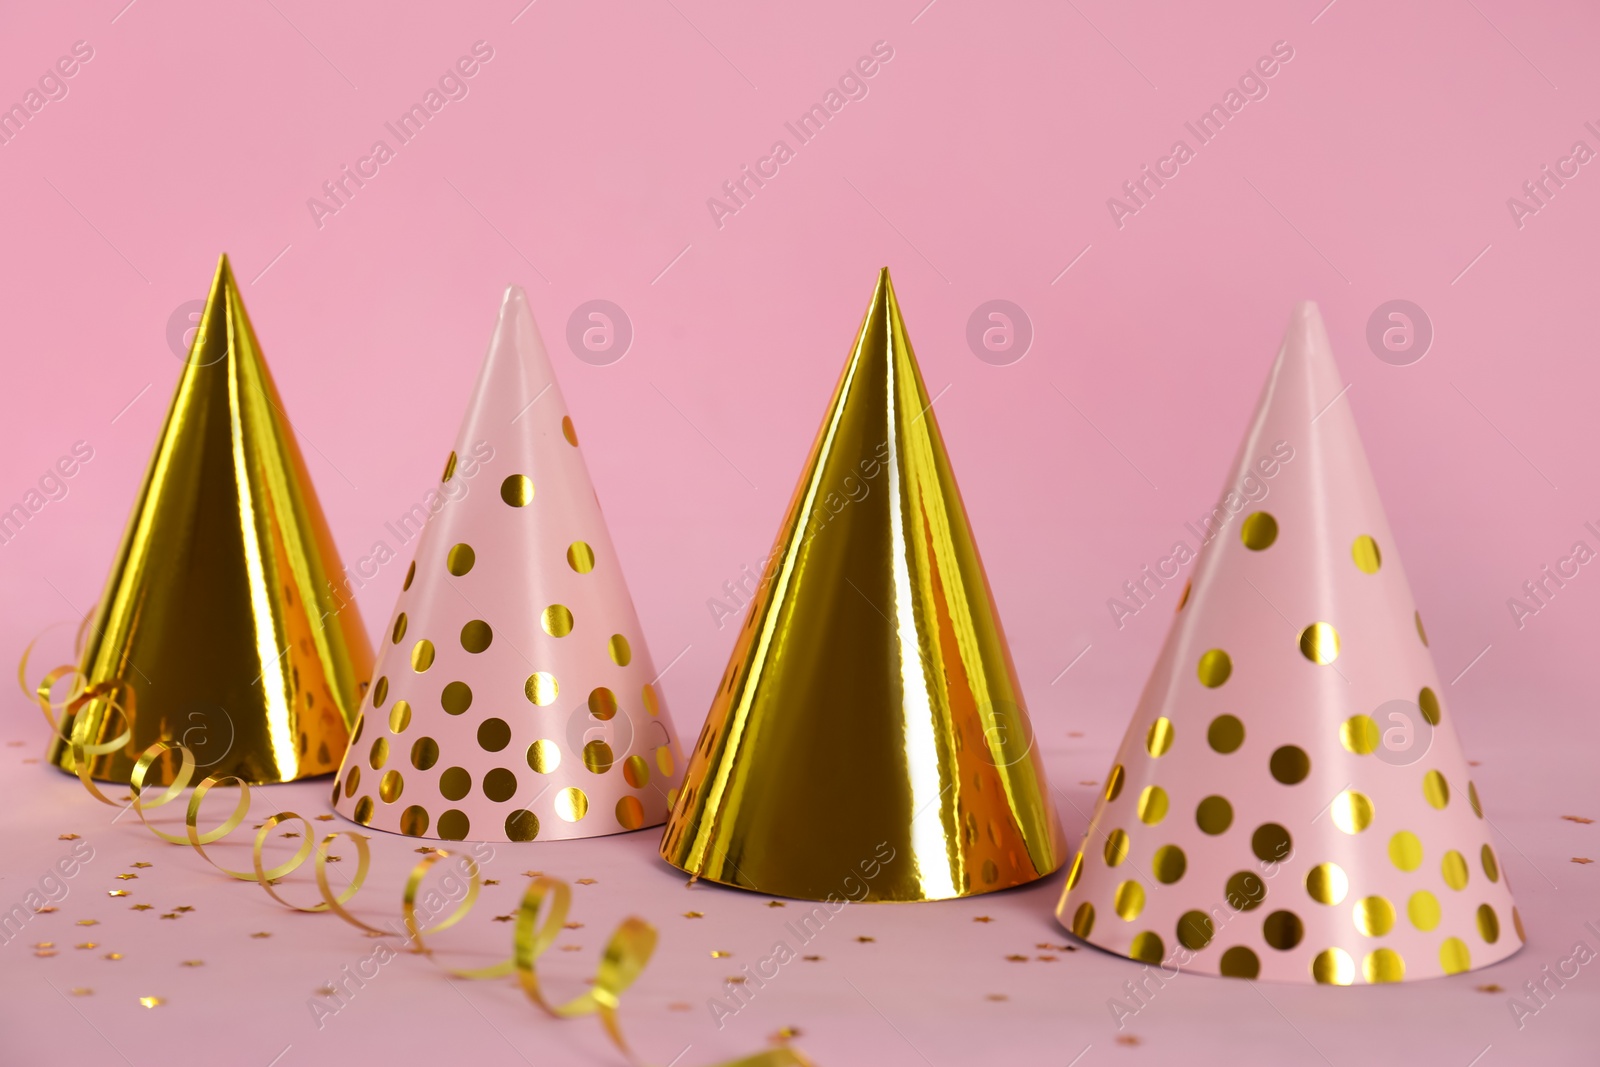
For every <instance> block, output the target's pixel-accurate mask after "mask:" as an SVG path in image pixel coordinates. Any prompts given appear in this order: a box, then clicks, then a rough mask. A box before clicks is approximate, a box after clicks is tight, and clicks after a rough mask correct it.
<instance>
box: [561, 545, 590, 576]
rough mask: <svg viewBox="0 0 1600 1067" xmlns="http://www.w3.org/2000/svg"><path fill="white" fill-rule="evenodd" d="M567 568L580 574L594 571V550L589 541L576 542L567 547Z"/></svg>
mask: <svg viewBox="0 0 1600 1067" xmlns="http://www.w3.org/2000/svg"><path fill="white" fill-rule="evenodd" d="M567 566H569V567H571V568H572V569H573V570H575V571H577V572H578V573H579V574H588V573H589V572H590V571H592V570H594V549H592V548H590V547H589V543H588V542H587V541H574V542H572V544H570V545H568V546H567Z"/></svg>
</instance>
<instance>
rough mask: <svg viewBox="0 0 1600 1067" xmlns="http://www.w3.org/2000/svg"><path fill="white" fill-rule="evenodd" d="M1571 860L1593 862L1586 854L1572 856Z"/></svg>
mask: <svg viewBox="0 0 1600 1067" xmlns="http://www.w3.org/2000/svg"><path fill="white" fill-rule="evenodd" d="M1572 862H1573V863H1593V862H1594V860H1592V859H1590V858H1589V857H1588V856H1574V857H1572Z"/></svg>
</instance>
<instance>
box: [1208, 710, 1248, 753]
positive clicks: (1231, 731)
mask: <svg viewBox="0 0 1600 1067" xmlns="http://www.w3.org/2000/svg"><path fill="white" fill-rule="evenodd" d="M1206 743H1207V744H1209V745H1210V746H1211V748H1212V750H1213V751H1216V752H1220V753H1222V754H1223V755H1224V756H1226V755H1227V754H1229V753H1230V752H1237V751H1238V750H1239V746H1240V745H1242V744H1244V723H1242V722H1240V721H1239V720H1238V718H1236V717H1235V716H1233V715H1218V716H1217V717H1216V718H1215V719H1212V720H1211V726H1210V727H1209V728H1207V730H1206Z"/></svg>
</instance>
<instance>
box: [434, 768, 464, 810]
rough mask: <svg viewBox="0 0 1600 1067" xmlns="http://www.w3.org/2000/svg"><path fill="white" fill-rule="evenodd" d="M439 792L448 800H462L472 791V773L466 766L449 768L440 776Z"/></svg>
mask: <svg viewBox="0 0 1600 1067" xmlns="http://www.w3.org/2000/svg"><path fill="white" fill-rule="evenodd" d="M439 792H440V793H441V794H443V795H444V798H445V799H446V800H460V799H461V798H462V797H464V796H466V795H467V794H468V793H470V792H472V773H471V772H470V771H468V770H467V769H466V768H465V767H450V768H447V769H446V770H445V772H444V773H443V774H441V775H440V776H439ZM441 817H442V816H441Z"/></svg>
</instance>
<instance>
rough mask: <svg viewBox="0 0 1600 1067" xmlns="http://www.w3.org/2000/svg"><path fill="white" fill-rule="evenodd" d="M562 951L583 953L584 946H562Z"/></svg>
mask: <svg viewBox="0 0 1600 1067" xmlns="http://www.w3.org/2000/svg"><path fill="white" fill-rule="evenodd" d="M561 951H562V952H582V951H583V946H582V945H562V946H561Z"/></svg>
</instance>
